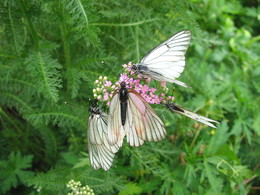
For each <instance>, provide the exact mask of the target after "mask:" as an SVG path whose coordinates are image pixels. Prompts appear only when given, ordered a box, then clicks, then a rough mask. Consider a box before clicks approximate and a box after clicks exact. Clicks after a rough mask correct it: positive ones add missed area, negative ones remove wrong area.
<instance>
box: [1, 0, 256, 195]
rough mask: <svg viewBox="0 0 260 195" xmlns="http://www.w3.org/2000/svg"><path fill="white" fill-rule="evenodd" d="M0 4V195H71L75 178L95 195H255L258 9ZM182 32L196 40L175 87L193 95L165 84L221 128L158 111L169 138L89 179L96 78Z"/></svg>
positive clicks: (221, 4) (127, 151) (199, 3)
mask: <svg viewBox="0 0 260 195" xmlns="http://www.w3.org/2000/svg"><path fill="white" fill-rule="evenodd" d="M0 6H1V8H0V23H1V26H0V40H1V43H0V44H1V47H0V130H1V131H0V154H1V156H0V169H1V174H0V193H3V194H18V193H19V194H66V193H70V194H73V191H71V189H70V188H68V187H66V184H67V186H68V185H69V184H71V183H73V182H74V181H76V182H78V184H77V185H79V184H80V185H81V184H82V185H83V186H86V187H85V188H88V190H90V192H92V190H93V192H94V193H95V194H118V193H119V194H120V195H131V194H177V195H178V194H247V193H250V194H259V190H260V189H259V188H260V181H259V174H260V139H259V136H260V109H259V107H260V106H259V105H260V104H259V100H260V85H259V83H260V59H259V56H260V55H259V54H260V53H259V51H260V44H259V40H260V36H259V30H260V25H259V20H260V15H259V7H257V0H251V1H246V0H240V1H235V0H232V1H227V0H226V1H225V0H219V1H214V0H178V1H172V0H165V1H161V0H155V1H147V0H145V1H136V0H131V1H120V0H114V1H106V0H103V1H100V0H56V1H47V0H45V1H44V0H37V1H34V0H29V1H25V0H17V1H13V0H3V1H1V3H0ZM183 29H190V30H191V31H192V42H191V45H190V48H189V50H188V52H187V55H186V57H187V68H186V69H185V71H184V73H183V74H182V76H181V78H180V80H181V81H183V82H185V83H187V84H188V85H191V86H192V89H186V88H183V87H179V86H176V85H171V84H167V86H168V87H169V88H170V89H174V92H173V95H174V97H175V102H176V103H177V104H179V105H182V106H184V107H185V108H189V109H190V110H193V111H196V112H198V113H199V114H201V115H204V116H208V117H210V118H212V119H214V120H218V121H220V122H221V124H220V125H219V126H218V129H217V130H215V129H212V128H210V127H206V126H205V125H201V124H199V123H197V122H194V121H192V120H190V119H189V118H185V117H182V116H178V115H177V114H173V113H170V112H169V111H167V110H166V109H165V108H164V107H163V106H160V105H154V106H153V107H154V108H155V109H156V111H157V112H158V114H160V116H161V117H162V119H163V120H164V122H165V124H166V126H167V137H166V139H165V140H163V141H161V142H158V143H148V142H147V143H145V144H144V146H142V147H139V148H132V147H130V146H129V145H128V144H124V145H123V148H122V149H121V150H120V151H119V152H118V153H117V154H116V157H115V160H114V163H113V166H112V167H111V169H110V170H109V171H107V172H106V171H103V170H97V171H96V170H93V169H92V168H91V167H90V164H89V158H88V153H87V138H86V135H87V134H86V129H87V121H88V116H89V113H88V107H89V101H88V99H89V98H92V97H93V94H92V89H93V86H94V81H95V80H96V79H97V78H98V77H99V76H107V77H109V78H110V79H111V80H113V81H116V80H117V79H118V76H119V73H120V72H122V66H121V65H122V64H125V63H128V62H129V61H132V62H134V63H135V62H138V61H139V60H140V59H141V58H142V56H144V55H145V54H146V53H147V52H148V51H149V50H150V49H151V48H153V47H154V46H156V45H157V44H159V43H160V42H162V41H163V40H165V39H166V38H168V37H170V36H171V35H173V34H174V33H176V32H178V31H181V30H183ZM111 69H112V70H113V72H114V73H113V72H112V71H111ZM153 84H155V85H156V83H155V82H154V83H153ZM65 102H67V104H65ZM104 107H105V105H104ZM72 180H74V181H72ZM69 182H70V183H69ZM74 184H75V182H74ZM74 184H73V185H74ZM75 185H76V184H75ZM69 186H70V185H69ZM77 187H78V186H76V187H74V188H73V189H76V188H77ZM81 190H84V189H83V188H82V189H81Z"/></svg>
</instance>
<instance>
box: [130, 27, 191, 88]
mask: <svg viewBox="0 0 260 195" xmlns="http://www.w3.org/2000/svg"><path fill="white" fill-rule="evenodd" d="M190 40H191V32H190V31H189V30H184V31H181V32H178V33H176V34H175V35H173V36H172V37H171V38H169V39H168V40H166V41H164V42H163V43H161V44H160V45H158V46H157V47H155V48H154V49H153V50H151V51H150V52H149V53H148V54H147V55H146V56H145V57H144V58H143V59H142V60H141V61H140V63H137V64H134V65H133V66H132V70H134V71H136V72H137V73H138V75H140V76H142V77H150V78H152V79H155V80H157V81H165V82H170V83H176V84H178V85H181V86H183V87H189V86H188V85H186V84H185V83H183V82H181V81H178V80H176V78H178V77H179V76H180V74H181V73H182V72H183V70H184V67H185V53H186V51H187V49H188V47H189V44H190Z"/></svg>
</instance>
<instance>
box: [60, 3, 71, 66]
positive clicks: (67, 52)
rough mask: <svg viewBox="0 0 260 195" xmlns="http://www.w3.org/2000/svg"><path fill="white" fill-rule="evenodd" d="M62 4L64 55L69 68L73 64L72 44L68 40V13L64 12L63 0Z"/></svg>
mask: <svg viewBox="0 0 260 195" xmlns="http://www.w3.org/2000/svg"><path fill="white" fill-rule="evenodd" d="M59 6H60V14H61V26H60V28H61V36H62V42H63V49H64V55H65V56H64V57H65V66H66V68H67V69H68V68H69V67H70V65H71V57H70V45H69V41H68V29H67V26H66V15H65V14H66V13H65V12H64V7H63V4H62V2H61V1H60V2H59Z"/></svg>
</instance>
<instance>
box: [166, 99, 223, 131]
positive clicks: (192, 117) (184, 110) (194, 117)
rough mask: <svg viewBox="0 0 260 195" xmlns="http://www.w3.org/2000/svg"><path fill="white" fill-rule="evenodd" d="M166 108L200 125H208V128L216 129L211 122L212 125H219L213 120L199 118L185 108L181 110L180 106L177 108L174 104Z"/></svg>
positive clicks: (199, 116)
mask: <svg viewBox="0 0 260 195" xmlns="http://www.w3.org/2000/svg"><path fill="white" fill-rule="evenodd" d="M166 106H167V107H168V109H169V110H170V111H172V112H176V113H179V114H181V115H184V116H187V117H189V118H191V119H193V120H196V121H198V122H200V123H203V124H205V125H208V126H210V127H213V128H217V127H216V126H215V125H213V124H212V122H213V123H217V124H218V123H219V122H218V121H215V120H212V119H210V118H207V117H204V116H201V115H199V114H196V113H194V112H191V111H189V110H187V109H185V108H183V107H181V106H178V105H176V104H174V103H169V104H167V105H166Z"/></svg>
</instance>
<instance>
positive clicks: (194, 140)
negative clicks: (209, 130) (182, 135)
mask: <svg viewBox="0 0 260 195" xmlns="http://www.w3.org/2000/svg"><path fill="white" fill-rule="evenodd" d="M200 131H201V130H200V129H198V130H197V131H196V134H195V136H194V138H193V140H192V142H191V144H190V147H191V148H192V147H193V146H194V144H195V142H196V140H197V138H198V136H199V134H200Z"/></svg>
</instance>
